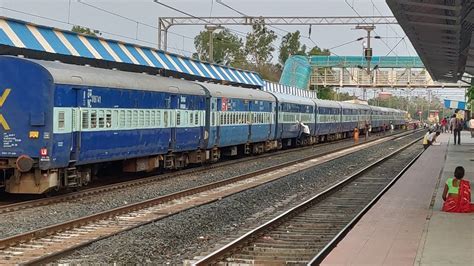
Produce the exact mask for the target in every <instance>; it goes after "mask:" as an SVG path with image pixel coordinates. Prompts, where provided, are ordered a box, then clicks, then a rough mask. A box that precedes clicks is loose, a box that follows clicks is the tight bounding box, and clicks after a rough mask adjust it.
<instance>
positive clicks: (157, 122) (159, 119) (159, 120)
mask: <svg viewBox="0 0 474 266" xmlns="http://www.w3.org/2000/svg"><path fill="white" fill-rule="evenodd" d="M156 125H157V126H161V111H156Z"/></svg>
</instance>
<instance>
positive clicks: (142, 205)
mask: <svg viewBox="0 0 474 266" xmlns="http://www.w3.org/2000/svg"><path fill="white" fill-rule="evenodd" d="M397 138H400V136H398V137H395V136H392V137H387V138H386V139H378V142H376V141H373V142H371V143H365V146H363V145H364V144H362V148H364V147H371V146H375V145H377V144H378V143H385V142H386V141H390V140H394V139H397ZM357 148H359V149H357ZM362 148H360V147H349V148H345V149H339V151H337V152H335V151H331V152H325V153H323V154H319V155H313V156H309V157H306V158H301V159H297V160H294V161H291V162H287V163H284V164H281V165H278V166H272V167H267V168H264V169H261V170H257V171H254V172H251V173H247V174H244V175H241V176H237V177H233V178H229V179H225V180H221V181H217V182H213V183H210V184H206V185H202V186H199V187H195V188H191V189H187V190H184V191H180V192H177V193H173V194H170V195H165V196H161V197H157V198H154V199H150V200H145V201H142V202H139V203H133V204H129V205H126V206H122V207H118V208H115V209H112V210H108V211H104V212H101V213H97V214H93V215H89V216H86V217H81V218H78V219H74V220H71V221H67V222H64V223H60V224H56V225H51V226H47V227H44V228H40V229H37V230H33V231H30V232H26V233H23V234H19V235H15V236H12V237H8V238H5V239H1V240H0V253H2V252H4V251H5V250H7V249H8V248H10V247H16V246H18V245H21V244H27V243H29V242H31V241H34V240H38V239H43V238H48V237H49V238H51V237H52V236H53V235H57V234H59V233H61V232H66V231H68V230H69V231H71V230H74V229H77V228H81V227H85V226H87V225H90V224H92V223H98V222H99V221H106V220H110V219H113V218H117V217H119V216H123V215H127V214H130V213H132V212H137V211H140V210H144V209H146V208H152V207H153V206H157V205H159V204H165V203H169V202H171V201H173V200H176V199H182V198H184V197H187V196H191V195H195V194H198V193H201V192H208V191H210V190H212V189H216V188H221V187H223V186H226V185H229V184H232V183H235V182H239V181H242V180H246V179H250V178H253V177H256V176H261V175H264V174H269V173H272V172H274V171H276V170H279V169H283V168H288V167H291V166H293V165H295V164H298V163H303V162H306V161H308V160H311V159H314V158H319V157H323V156H328V155H329V154H333V153H336V155H335V156H336V157H335V158H332V159H328V160H327V161H330V160H334V159H336V158H340V157H342V156H345V155H347V154H350V153H353V152H356V151H358V150H361V149H362ZM343 150H349V151H350V152H346V153H344V152H343ZM322 162H325V161H324V160H322ZM290 174H291V173H290ZM286 175H288V174H283V176H286ZM281 177H282V176H280V177H277V178H281ZM273 180H275V179H273ZM273 180H270V181H266V182H272V181H273ZM258 185H260V184H257V185H255V186H258ZM247 189H248V188H247ZM243 190H245V189H243ZM243 190H240V191H243ZM240 191H235V192H233V193H232V194H235V193H238V192H240ZM232 194H227V195H224V197H225V196H229V195H232ZM221 198H222V197H219V198H214V199H210V200H207V201H206V200H201V202H199V203H200V204H201V205H202V204H203V203H204V204H207V203H210V202H213V201H216V200H219V199H221ZM196 206H200V205H193V206H191V207H196ZM191 207H188V208H191ZM185 209H186V208H183V209H181V210H178V211H176V212H174V213H171V214H170V213H159V214H157V215H158V216H157V217H156V219H150V220H145V221H140V222H138V223H136V224H134V225H130V226H127V227H126V228H125V229H121V230H117V231H113V232H110V233H108V234H106V235H104V236H100V237H94V238H92V239H87V240H86V241H83V242H82V243H78V244H75V245H73V246H70V247H69V248H64V247H62V246H61V249H60V250H59V251H55V252H52V253H48V254H44V253H42V254H41V255H38V254H37V255H36V257H34V256H33V257H32V258H31V259H29V260H28V261H22V262H21V263H27V264H29V263H40V262H46V261H48V260H50V259H51V258H54V257H57V256H60V255H61V254H64V253H65V252H69V251H71V250H74V249H77V248H78V247H81V246H85V245H87V244H90V243H92V242H95V241H97V240H100V239H103V238H106V237H109V236H110V235H114V234H117V233H119V232H123V231H128V230H131V229H133V228H136V227H139V226H142V225H144V224H148V223H151V222H154V221H156V220H158V219H162V218H164V217H167V216H169V215H172V214H175V213H178V212H180V211H183V210H185ZM173 211H174V210H173ZM153 215H155V214H154V213H153ZM12 257H13V256H12Z"/></svg>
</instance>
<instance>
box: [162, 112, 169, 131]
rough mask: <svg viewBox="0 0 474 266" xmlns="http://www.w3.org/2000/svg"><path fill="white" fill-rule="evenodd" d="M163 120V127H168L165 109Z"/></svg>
mask: <svg viewBox="0 0 474 266" xmlns="http://www.w3.org/2000/svg"><path fill="white" fill-rule="evenodd" d="M163 116H164V117H163V121H164V123H165V127H168V111H165V112H164V114H163Z"/></svg>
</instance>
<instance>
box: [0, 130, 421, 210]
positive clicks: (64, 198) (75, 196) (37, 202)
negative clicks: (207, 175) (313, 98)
mask: <svg viewBox="0 0 474 266" xmlns="http://www.w3.org/2000/svg"><path fill="white" fill-rule="evenodd" d="M410 133H412V132H402V133H396V134H393V135H387V136H386V137H391V136H400V137H403V136H407V135H409V134H410ZM386 137H380V138H373V139H371V140H368V141H366V142H361V143H359V144H356V145H361V144H364V143H370V142H373V141H376V140H378V139H382V138H386ZM344 142H347V140H340V141H336V142H329V143H323V144H319V145H315V146H307V147H302V148H298V149H293V150H283V151H277V152H273V153H267V154H262V155H259V156H253V157H252V156H251V157H245V158H240V159H234V160H229V161H224V162H221V163H216V164H210V165H204V166H201V167H196V168H190V169H185V170H180V171H179V172H172V173H165V174H161V175H154V176H151V177H145V178H140V179H135V180H130V181H124V182H119V183H114V184H108V185H104V186H100V187H95V188H87V189H83V190H80V191H77V192H71V193H67V194H63V195H57V196H52V197H48V198H41V199H33V200H27V201H21V202H14V203H10V202H8V203H7V204H3V205H2V204H1V203H0V214H3V213H8V212H14V211H18V210H23V209H29V208H34V207H39V206H46V205H51V204H56V203H61V202H71V201H77V200H80V199H84V198H87V197H92V196H95V195H99V194H101V193H106V192H111V191H121V190H126V189H129V188H132V187H140V186H146V185H148V184H150V183H154V182H158V181H160V180H164V179H170V178H178V177H180V176H185V175H189V174H197V173H203V172H205V171H209V170H214V169H221V168H225V167H227V166H229V165H233V164H236V163H243V162H248V161H253V160H255V159H264V158H269V157H274V156H278V155H282V154H285V155H287V154H288V155H290V154H291V153H296V152H300V151H302V150H311V149H315V150H316V149H318V148H320V147H323V146H330V145H334V144H335V143H344ZM350 146H354V145H353V144H352V142H351V141H349V143H348V145H347V146H343V147H341V148H337V149H334V150H332V151H330V152H337V151H339V150H344V149H346V148H348V147H350ZM315 152H317V151H315ZM324 154H325V153H322V154H321V155H324Z"/></svg>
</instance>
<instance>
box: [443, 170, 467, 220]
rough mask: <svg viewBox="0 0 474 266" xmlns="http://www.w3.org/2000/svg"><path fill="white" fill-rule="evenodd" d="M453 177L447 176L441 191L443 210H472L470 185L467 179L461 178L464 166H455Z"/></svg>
mask: <svg viewBox="0 0 474 266" xmlns="http://www.w3.org/2000/svg"><path fill="white" fill-rule="evenodd" d="M454 177H455V178H452V177H451V178H448V180H446V184H445V186H444V191H443V200H444V204H443V209H442V210H443V211H445V212H474V204H471V185H470V184H469V181H467V180H463V177H464V168H463V167H462V166H458V167H456V169H455V170H454Z"/></svg>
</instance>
